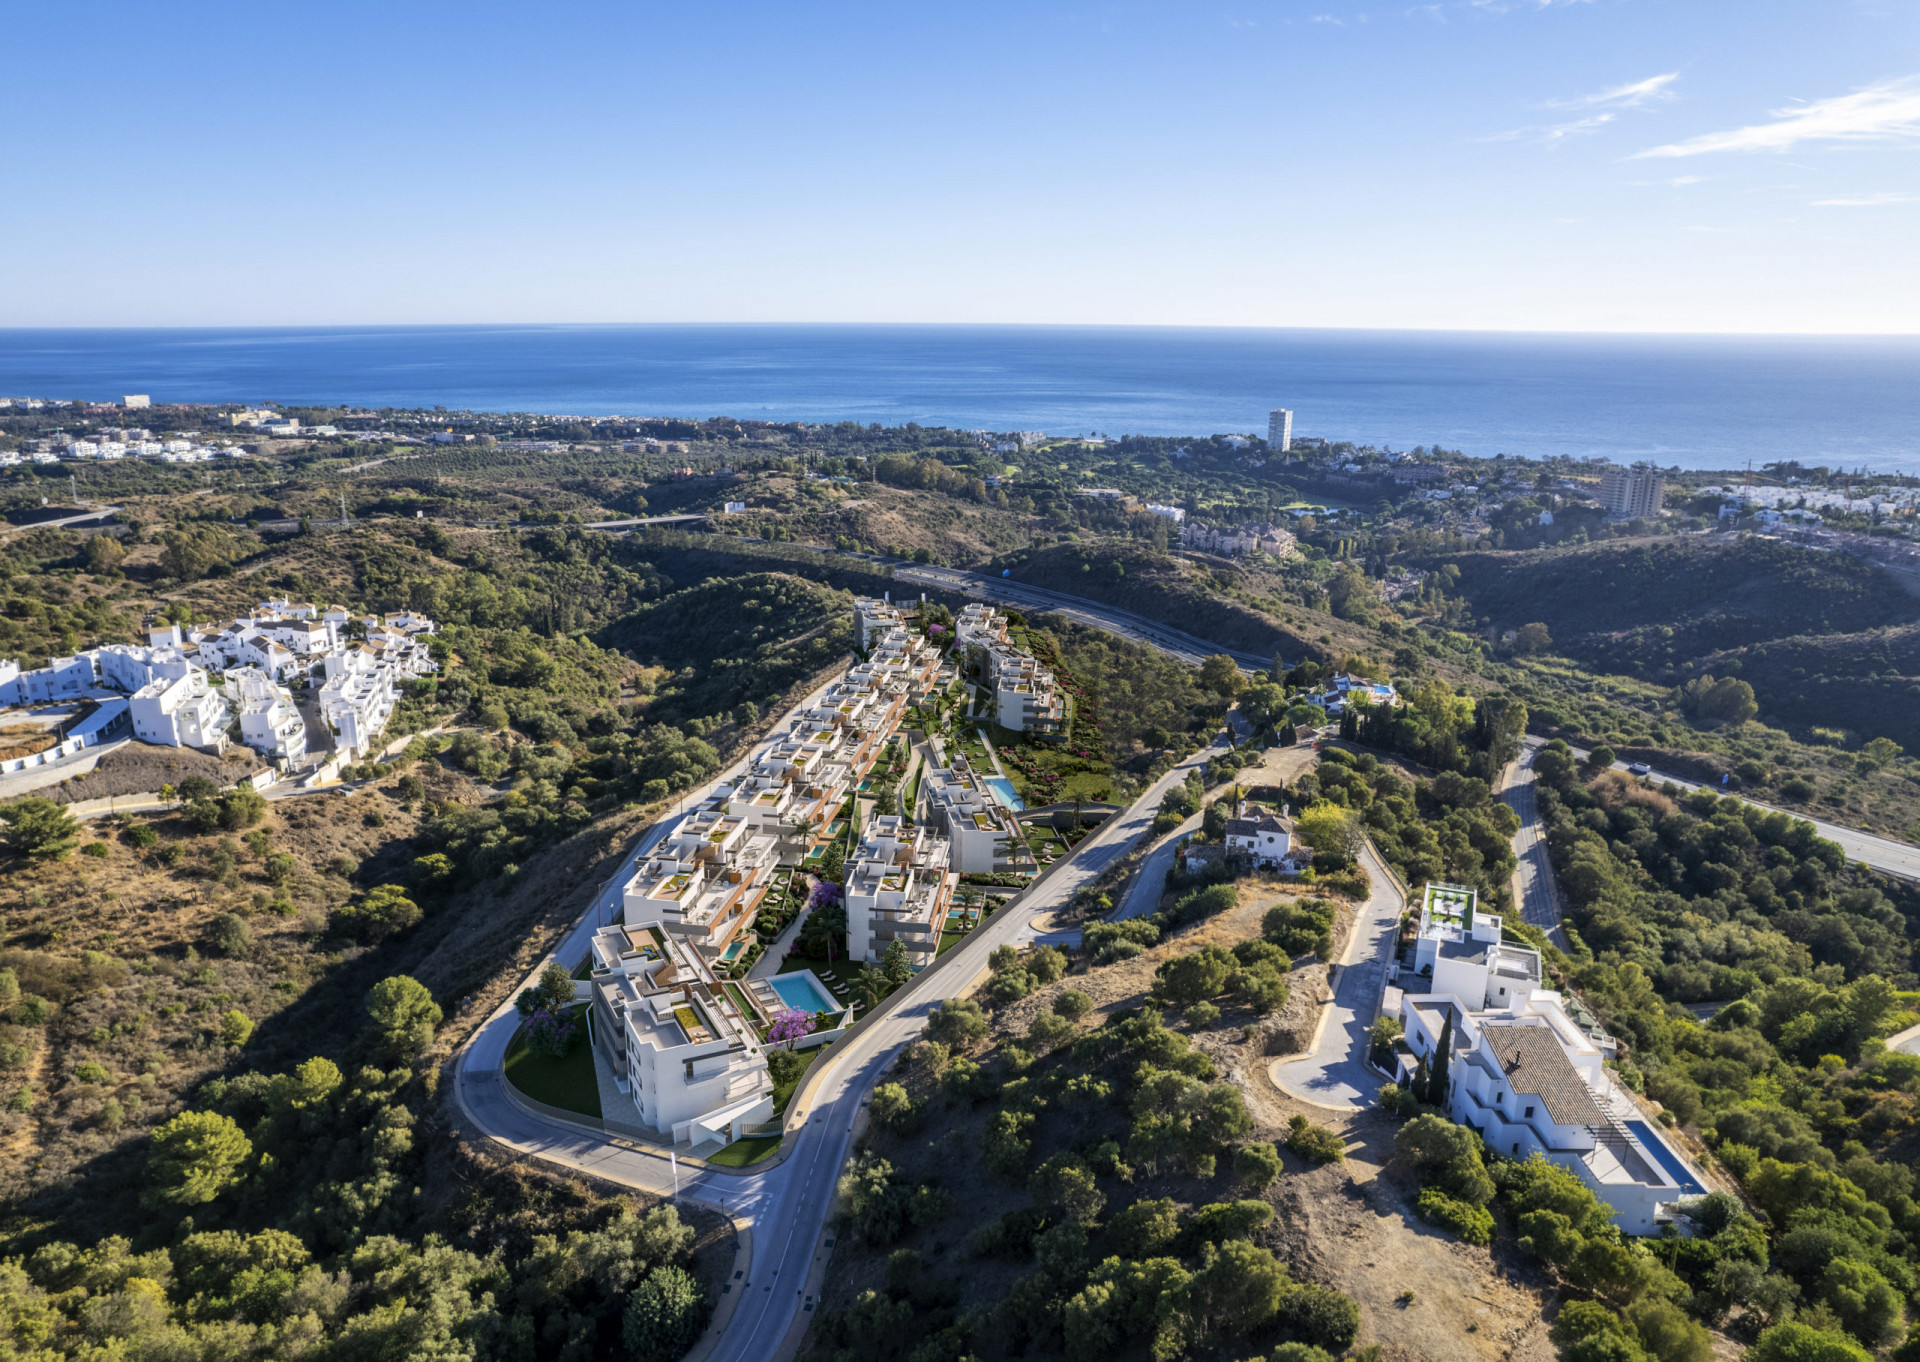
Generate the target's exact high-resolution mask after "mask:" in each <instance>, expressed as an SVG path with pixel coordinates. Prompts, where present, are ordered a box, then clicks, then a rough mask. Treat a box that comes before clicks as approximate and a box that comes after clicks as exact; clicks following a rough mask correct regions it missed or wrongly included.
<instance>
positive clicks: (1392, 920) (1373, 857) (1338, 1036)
mask: <svg viewBox="0 0 1920 1362" xmlns="http://www.w3.org/2000/svg"><path fill="white" fill-rule="evenodd" d="M1360 863H1361V864H1362V865H1364V866H1365V867H1366V869H1367V878H1368V880H1369V881H1371V883H1372V885H1373V891H1372V892H1371V893H1370V894H1368V895H1367V901H1366V902H1365V903H1364V904H1362V905H1361V907H1360V913H1359V916H1358V918H1357V919H1356V920H1355V922H1354V924H1353V934H1352V935H1351V936H1350V937H1348V938H1347V948H1346V950H1345V951H1343V952H1342V953H1341V956H1340V961H1339V964H1338V965H1337V966H1336V967H1335V971H1336V973H1337V974H1338V976H1339V977H1338V978H1337V979H1336V980H1335V981H1334V988H1333V997H1332V998H1331V999H1330V1000H1329V1001H1328V1002H1326V1003H1324V1004H1322V1007H1321V1010H1322V1012H1323V1013H1324V1014H1325V1015H1324V1016H1323V1017H1322V1019H1321V1022H1320V1029H1319V1030H1318V1032H1317V1033H1316V1034H1315V1035H1314V1039H1313V1044H1312V1046H1311V1047H1309V1048H1308V1050H1307V1051H1306V1053H1305V1054H1302V1055H1289V1056H1286V1057H1285V1058H1282V1059H1276V1060H1274V1061H1273V1063H1272V1064H1271V1065H1269V1066H1268V1069H1267V1072H1268V1074H1269V1075H1270V1076H1271V1077H1272V1079H1273V1082H1274V1086H1276V1087H1278V1088H1279V1089H1280V1090H1281V1091H1283V1092H1287V1093H1290V1094H1292V1095H1293V1096H1295V1097H1297V1098H1299V1099H1300V1100H1301V1101H1303V1102H1312V1103H1314V1104H1315V1105H1317V1106H1323V1107H1332V1108H1334V1109H1335V1110H1338V1111H1348V1112H1351V1111H1358V1110H1360V1109H1361V1108H1362V1107H1364V1106H1367V1105H1369V1104H1370V1103H1371V1102H1372V1101H1373V1095H1374V1093H1376V1092H1378V1091H1379V1089H1380V1085H1381V1084H1382V1083H1384V1082H1385V1081H1386V1080H1385V1079H1383V1078H1381V1077H1380V1075H1378V1074H1376V1073H1375V1072H1374V1071H1373V1070H1371V1069H1369V1068H1368V1067H1367V1063H1366V1061H1367V1046H1368V1044H1369V1041H1368V1034H1367V1033H1368V1031H1369V1030H1370V1029H1371V1028H1372V1026H1373V1019H1374V1016H1375V1013H1376V1011H1377V1010H1378V1008H1379V1006H1380V992H1381V989H1382V988H1383V987H1384V986H1385V984H1386V973H1387V968H1388V966H1389V965H1390V963H1391V962H1392V959H1393V934H1394V931H1395V929H1396V928H1397V927H1398V926H1399V922H1400V914H1401V913H1402V912H1404V911H1405V910H1406V899H1405V898H1404V897H1403V896H1402V895H1401V893H1400V890H1399V888H1398V886H1396V885H1395V884H1394V882H1393V878H1392V877H1391V876H1390V875H1388V874H1387V867H1386V864H1385V863H1384V862H1383V861H1381V859H1380V857H1379V854H1378V853H1377V852H1375V851H1374V849H1373V844H1372V843H1370V842H1369V843H1367V844H1366V847H1365V849H1364V850H1363V851H1362V852H1361V855H1360Z"/></svg>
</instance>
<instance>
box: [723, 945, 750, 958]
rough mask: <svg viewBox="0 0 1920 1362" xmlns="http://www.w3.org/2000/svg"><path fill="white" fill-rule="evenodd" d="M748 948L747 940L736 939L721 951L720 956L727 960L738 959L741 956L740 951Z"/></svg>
mask: <svg viewBox="0 0 1920 1362" xmlns="http://www.w3.org/2000/svg"><path fill="white" fill-rule="evenodd" d="M746 948H747V943H746V942H744V941H736V942H734V943H733V944H732V945H730V946H728V947H727V948H726V949H725V950H724V951H721V952H720V958H721V959H722V960H726V961H734V960H738V959H739V958H740V953H741V952H742V951H744V950H746Z"/></svg>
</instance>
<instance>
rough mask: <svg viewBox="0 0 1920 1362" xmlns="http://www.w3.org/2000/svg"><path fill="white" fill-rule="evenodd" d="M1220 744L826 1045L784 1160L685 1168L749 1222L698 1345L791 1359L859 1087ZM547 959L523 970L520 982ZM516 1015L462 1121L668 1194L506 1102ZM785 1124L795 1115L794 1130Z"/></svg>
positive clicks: (493, 1048) (1109, 856)
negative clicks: (729, 1301)
mask: <svg viewBox="0 0 1920 1362" xmlns="http://www.w3.org/2000/svg"><path fill="white" fill-rule="evenodd" d="M1225 742H1226V739H1225V734H1224V733H1223V734H1222V736H1221V737H1220V738H1218V739H1216V740H1215V742H1214V743H1213V744H1212V745H1211V746H1209V747H1206V748H1203V749H1202V750H1201V751H1199V752H1196V753H1194V754H1193V755H1192V756H1191V757H1189V758H1188V759H1187V760H1186V761H1185V762H1182V763H1181V764H1180V765H1178V766H1176V767H1175V768H1174V769H1173V770H1171V771H1169V772H1168V773H1167V774H1166V775H1165V776H1163V777H1162V778H1161V779H1160V780H1159V781H1157V782H1155V784H1154V785H1153V786H1152V788H1150V789H1148V790H1147V791H1146V792H1145V793H1143V794H1142V795H1141V796H1140V797H1139V799H1137V800H1136V801H1135V802H1134V803H1133V804H1132V805H1130V806H1129V807H1128V808H1127V809H1126V810H1124V811H1123V812H1121V813H1118V814H1115V815H1114V816H1113V817H1111V818H1109V819H1108V820H1107V821H1106V822H1105V823H1104V824H1102V825H1101V827H1100V828H1099V829H1098V830H1096V831H1095V832H1094V833H1093V834H1091V835H1090V836H1089V837H1088V838H1087V839H1086V840H1085V841H1083V842H1082V843H1081V844H1080V845H1079V846H1078V847H1077V848H1076V849H1075V850H1074V851H1073V852H1072V853H1071V854H1070V855H1069V856H1067V857H1066V858H1064V859H1062V860H1061V861H1059V862H1057V863H1056V864H1055V866H1054V867H1053V868H1052V870H1051V871H1050V872H1049V873H1048V874H1047V875H1046V876H1045V877H1044V878H1043V879H1042V880H1040V881H1039V882H1038V883H1036V884H1035V885H1034V886H1033V887H1032V888H1030V889H1029V890H1027V891H1026V892H1025V893H1023V894H1022V895H1020V896H1019V897H1018V899H1016V900H1015V902H1014V903H1013V904H1011V905H1010V906H1009V907H1007V908H1005V909H1002V910H1001V911H1000V912H998V913H996V914H994V916H993V917H991V918H989V919H988V920H987V922H986V923H985V924H984V925H983V926H982V927H981V928H980V929H979V930H978V931H976V932H975V933H974V934H973V935H972V936H971V937H970V938H968V940H967V941H966V942H965V943H963V944H962V945H960V946H958V947H956V948H955V949H954V951H953V952H952V954H951V955H950V957H949V958H948V960H947V961H945V962H943V964H942V967H941V968H939V969H937V970H933V971H930V972H929V973H927V974H925V975H923V976H921V977H920V978H919V979H918V980H916V981H915V982H914V983H913V984H912V985H909V986H908V988H907V989H905V990H904V991H903V992H902V993H900V994H897V995H895V998H894V999H893V1000H891V1001H890V1002H889V1004H888V1005H887V1006H886V1008H885V1009H884V1010H883V1011H882V1012H880V1013H878V1014H876V1015H875V1016H874V1018H873V1019H872V1020H871V1021H869V1022H868V1023H867V1025H866V1026H865V1027H863V1028H862V1029H861V1031H860V1032H859V1033H858V1034H857V1035H855V1036H854V1037H852V1038H851V1039H849V1040H847V1041H844V1042H842V1043H841V1044H840V1045H839V1046H838V1047H836V1049H835V1051H834V1052H833V1054H832V1055H831V1056H830V1057H829V1058H828V1059H827V1060H825V1061H824V1062H825V1064H826V1068H825V1069H824V1070H823V1071H822V1075H821V1078H820V1079H819V1080H818V1081H817V1082H816V1084H815V1086H814V1087H813V1089H812V1090H811V1092H810V1093H809V1095H808V1096H807V1098H806V1099H805V1102H804V1104H803V1105H802V1106H801V1107H799V1108H797V1109H796V1110H794V1111H790V1112H789V1113H788V1116H787V1122H788V1129H789V1131H790V1132H791V1133H790V1134H789V1135H788V1137H787V1145H788V1147H787V1150H786V1152H785V1157H784V1158H783V1159H782V1160H781V1161H780V1162H779V1163H777V1164H775V1165H773V1166H772V1167H770V1168H767V1169H765V1170H763V1171H758V1172H756V1171H752V1170H748V1171H744V1172H739V1173H735V1172H730V1171H726V1170H718V1169H700V1170H698V1171H693V1170H692V1169H689V1170H688V1172H687V1175H686V1176H685V1177H684V1178H683V1180H682V1181H681V1182H680V1184H679V1193H680V1195H681V1196H684V1197H687V1198H690V1199H692V1200H695V1201H699V1202H702V1203H704V1204H706V1205H710V1206H715V1207H719V1208H722V1209H724V1210H725V1211H727V1212H728V1213H730V1214H732V1215H734V1216H735V1217H737V1218H739V1219H742V1220H745V1221H747V1222H748V1223H749V1224H750V1225H751V1227H752V1229H753V1235H752V1260H751V1263H750V1266H749V1268H748V1272H747V1277H746V1279H745V1280H744V1281H743V1282H741V1283H736V1284H735V1286H736V1288H737V1289H739V1290H741V1291H742V1292H743V1293H744V1294H743V1295H742V1296H741V1298H740V1301H739V1303H738V1305H736V1306H735V1308H734V1313H733V1315H732V1317H731V1318H730V1319H729V1320H728V1323H727V1328H726V1332H725V1333H724V1334H723V1335H722V1336H721V1337H720V1339H719V1340H718V1342H717V1343H716V1345H715V1346H714V1348H713V1351H712V1352H711V1353H710V1354H709V1360H710V1362H764V1359H768V1358H779V1357H785V1356H791V1354H792V1352H793V1351H794V1350H796V1349H797V1347H798V1345H799V1341H800V1338H801V1336H802V1335H803V1334H804V1333H805V1328H806V1324H807V1322H808V1321H809V1320H810V1318H811V1315H810V1311H811V1308H812V1301H813V1299H814V1298H815V1297H816V1296H817V1293H818V1290H819V1282H820V1279H821V1276H822V1275H823V1274H824V1271H825V1265H826V1258H827V1254H828V1250H829V1249H830V1247H831V1244H830V1242H829V1241H828V1240H827V1239H826V1223H827V1218H828V1215H829V1213H830V1212H831V1209H832V1202H833V1196H834V1191H835V1184H836V1182H837V1179H838V1176H839V1171H840V1167H841V1165H842V1164H843V1163H844V1162H845V1160H846V1157H847V1152H848V1148H849V1144H850V1141H851V1138H852V1132H853V1128H854V1121H855V1118H856V1116H857V1115H858V1113H859V1110H860V1106H861V1104H862V1103H863V1101H864V1100H865V1097H866V1094H867V1093H868V1092H869V1091H870V1090H871V1089H872V1087H873V1085H874V1084H875V1083H876V1082H877V1081H878V1080H879V1078H880V1076H881V1074H882V1073H883V1072H884V1071H885V1069H886V1067H887V1066H888V1065H889V1064H891V1063H892V1062H893V1061H894V1060H895V1058H896V1057H897V1056H898V1055H899V1053H900V1052H901V1050H903V1049H904V1048H905V1047H906V1046H907V1045H908V1044H910V1043H911V1042H912V1041H913V1040H914V1039H915V1038H916V1037H917V1036H918V1035H919V1033H920V1031H921V1030H922V1029H923V1028H924V1026H925V1024H926V1020H927V1014H928V1013H929V1012H930V1011H931V1010H932V1008H933V1007H934V1006H935V1005H936V1004H937V1003H939V1002H940V1001H942V1000H944V999H945V998H948V997H952V996H955V995H957V994H961V993H965V992H967V991H968V990H970V989H971V987H972V985H973V982H974V981H975V980H976V979H977V978H978V977H979V976H980V974H981V973H983V972H984V971H985V969H986V962H987V956H988V955H989V954H991V952H992V951H993V950H994V948H995V947H997V946H1000V945H1003V944H1020V943H1024V942H1026V941H1030V940H1032V939H1033V936H1034V933H1033V929H1032V926H1031V922H1032V919H1033V918H1034V917H1035V916H1036V915H1038V914H1041V913H1045V912H1051V911H1054V910H1056V909H1058V908H1061V907H1064V906H1065V905H1066V904H1067V903H1068V902H1069V901H1070V900H1071V899H1072V897H1073V896H1074V894H1075V893H1076V892H1078V890H1079V889H1080V888H1081V887H1082V886H1084V885H1086V884H1088V883H1091V882H1092V881H1093V880H1094V879H1096V878H1097V877H1098V876H1099V875H1100V873H1101V872H1102V871H1104V870H1105V869H1107V867H1108V866H1110V865H1112V864H1113V863H1114V861H1116V860H1117V859H1119V858H1120V857H1122V856H1124V855H1125V854H1126V852H1127V850H1128V849H1129V848H1130V847H1131V846H1132V844H1133V842H1134V841H1135V840H1136V839H1137V838H1138V837H1140V836H1141V835H1142V834H1143V833H1144V832H1145V831H1146V830H1147V829H1148V827H1150V826H1151V824H1152V822H1153V818H1154V815H1155V813H1156V812H1157V811H1158V809H1159V805H1160V799H1161V797H1162V796H1163V795H1164V794H1165V793H1166V791H1167V789H1168V788H1170V787H1171V786H1172V785H1173V784H1175V783H1178V782H1180V781H1183V780H1185V779H1186V773H1187V770H1188V769H1189V768H1191V767H1193V766H1196V765H1199V764H1201V763H1203V762H1205V761H1206V760H1208V759H1209V758H1210V757H1212V756H1213V755H1215V754H1216V753H1217V752H1219V751H1220V750H1222V749H1223V748H1224V746H1225ZM742 764H744V759H743V763H742ZM736 769H737V768H736ZM728 774H731V772H729V773H728ZM724 778H726V777H724V776H723V777H722V779H724ZM670 822H671V820H663V821H662V822H661V823H659V824H656V825H655V826H654V827H653V828H652V829H650V830H649V831H648V833H647V834H646V836H645V837H644V838H642V839H641V844H640V846H639V847H638V848H637V849H636V851H635V852H634V854H633V856H632V857H630V858H629V859H628V860H627V861H625V862H623V863H622V866H621V869H620V871H619V872H618V873H617V874H615V875H614V876H613V877H612V878H611V879H610V880H609V881H608V883H607V885H606V886H605V888H604V889H603V891H602V892H601V894H599V895H598V896H596V899H595V902H594V904H593V905H592V907H590V908H589V909H588V910H587V912H586V913H584V914H583V915H582V916H581V918H580V920H579V921H578V922H577V923H575V925H574V927H573V928H572V929H571V930H570V931H569V932H568V933H567V936H566V938H565V940H564V941H563V943H562V945H561V946H560V948H559V949H558V950H556V951H555V952H554V955H553V956H550V957H549V959H559V960H561V961H562V962H572V961H575V960H578V959H579V957H580V956H581V955H582V954H584V953H585V951H586V949H587V942H588V941H589V940H590V938H591V937H592V934H593V932H594V931H595V930H596V928H597V926H598V924H599V923H600V922H602V921H606V920H609V919H610V917H611V915H612V912H613V911H614V908H615V906H616V905H617V904H618V902H619V891H620V886H621V884H622V883H623V881H624V880H625V878H626V876H627V875H628V874H629V873H630V867H631V864H632V862H633V861H634V860H638V859H640V858H642V857H644V856H645V855H646V854H647V852H648V851H650V850H651V848H652V847H653V846H654V845H655V844H656V843H657V842H658V841H659V840H660V838H661V837H662V836H664V834H665V831H666V828H667V827H668V826H669V824H670ZM545 963H546V962H545V961H542V962H541V964H540V966H536V967H535V969H534V970H532V971H530V973H529V976H528V982H529V983H531V982H532V981H533V979H534V978H536V977H537V975H538V973H539V969H540V968H542V967H544V965H545ZM516 991H517V990H516ZM514 1024H515V1023H514V1013H513V1008H512V1003H511V1001H508V1002H506V1003H503V1004H502V1005H501V1007H500V1008H499V1010H498V1011H496V1012H495V1013H494V1014H493V1015H492V1016H491V1017H490V1018H488V1020H487V1021H486V1022H485V1023H484V1024H482V1026H481V1027H480V1029H479V1030H478V1031H477V1032H476V1033H475V1035H474V1036H473V1038H472V1039H471V1040H469V1041H468V1043H467V1045H466V1046H465V1047H464V1048H463V1049H462V1051H461V1052H460V1054H459V1055H458V1056H457V1057H456V1061H455V1078H454V1097H455V1101H456V1102H457V1103H458V1105H459V1107H460V1109H461V1111H462V1112H464V1113H465V1115H466V1118H467V1120H468V1121H469V1122H470V1123H471V1124H472V1125H473V1126H474V1127H475V1128H476V1129H478V1130H479V1131H481V1132H482V1133H484V1134H486V1135H489V1136H491V1137H493V1138H494V1139H496V1140H498V1141H501V1142H502V1143H505V1144H507V1145H509V1146H511V1147H512V1148H514V1149H516V1150H518V1151H520V1152H521V1153H523V1154H525V1155H528V1156H530V1157H534V1158H539V1159H542V1160H545V1161H547V1162H549V1163H555V1164H559V1165H561V1166H563V1167H568V1168H574V1169H578V1170H580V1171H582V1172H586V1173H591V1174H593V1175H595V1176H598V1177H602V1178H605V1179H607V1180H608V1181H611V1182H615V1183H619V1184H622V1185H625V1186H629V1187H636V1188H641V1189H645V1190H648V1191H652V1192H656V1193H659V1192H666V1191H668V1190H670V1189H671V1188H672V1187H673V1185H674V1171H673V1168H672V1167H671V1165H670V1164H669V1162H668V1160H667V1159H666V1158H665V1157H664V1156H663V1155H662V1154H661V1153H659V1152H657V1151H655V1150H652V1149H648V1148H645V1147H642V1146H638V1145H628V1144H621V1143H615V1142H612V1141H609V1140H607V1139H605V1138H604V1137H600V1136H597V1135H594V1134H592V1133H589V1132H585V1131H581V1130H578V1129H576V1128H573V1127H569V1126H566V1125H564V1124H562V1123H560V1122H557V1121H548V1120H544V1119H542V1118H540V1117H536V1116H533V1115H530V1114H528V1113H527V1112H526V1111H524V1110H523V1109H522V1108H520V1107H518V1106H516V1105H515V1104H514V1103H513V1102H512V1101H510V1100H509V1099H508V1098H507V1096H506V1093H505V1091H504V1085H505V1077H504V1073H503V1071H502V1065H503V1063H504V1061H505V1058H506V1050H507V1045H508V1043H509V1041H510V1040H511V1039H512V1036H513V1030H514ZM796 1122H804V1124H800V1125H798V1127H797V1128H796V1125H795V1123H796Z"/></svg>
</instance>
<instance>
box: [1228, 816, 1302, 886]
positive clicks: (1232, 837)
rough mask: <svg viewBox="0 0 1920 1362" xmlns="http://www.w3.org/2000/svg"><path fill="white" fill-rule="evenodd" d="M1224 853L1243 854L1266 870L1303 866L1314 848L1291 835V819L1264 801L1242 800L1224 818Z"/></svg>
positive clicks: (1290, 869)
mask: <svg viewBox="0 0 1920 1362" xmlns="http://www.w3.org/2000/svg"><path fill="white" fill-rule="evenodd" d="M1226 846H1227V854H1228V855H1229V856H1242V857H1245V858H1246V859H1247V860H1250V861H1252V862H1253V863H1254V864H1255V865H1257V866H1261V867H1263V868H1264V869H1267V870H1281V871H1289V872H1291V871H1295V870H1304V869H1305V868H1306V867H1307V866H1308V865H1311V864H1312V863H1313V849H1312V848H1311V847H1308V846H1306V845H1304V844H1303V843H1301V842H1300V841H1299V840H1298V839H1297V838H1296V837H1295V836H1294V835H1293V823H1292V821H1291V820H1289V819H1286V818H1282V817H1281V816H1280V815H1279V814H1277V813H1275V812H1274V811H1273V810H1272V809H1269V808H1267V807H1266V806H1265V805H1263V804H1255V803H1252V802H1251V801H1248V800H1242V801H1241V803H1240V807H1239V810H1238V812H1237V813H1236V814H1235V815H1234V817H1232V818H1230V819H1228V820H1227V836H1226Z"/></svg>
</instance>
